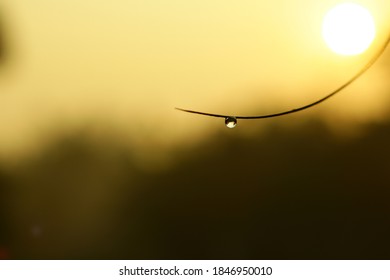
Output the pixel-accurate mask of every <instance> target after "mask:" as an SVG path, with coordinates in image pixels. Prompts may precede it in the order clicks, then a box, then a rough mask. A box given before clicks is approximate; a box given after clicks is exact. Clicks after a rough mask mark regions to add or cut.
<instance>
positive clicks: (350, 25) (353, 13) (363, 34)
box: [322, 3, 375, 55]
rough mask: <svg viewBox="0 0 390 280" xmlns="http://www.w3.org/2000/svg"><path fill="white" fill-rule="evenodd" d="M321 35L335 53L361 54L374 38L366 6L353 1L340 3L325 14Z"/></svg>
mask: <svg viewBox="0 0 390 280" xmlns="http://www.w3.org/2000/svg"><path fill="white" fill-rule="evenodd" d="M322 35H323V37H324V40H325V42H326V44H327V45H328V47H329V48H330V49H331V50H333V51H334V52H335V53H338V54H341V55H357V54H361V53H363V52H364V51H365V50H366V49H367V48H368V47H369V46H370V45H371V43H372V41H373V40H374V37H375V23H374V19H373V17H372V16H371V14H370V12H369V11H368V10H367V9H366V8H364V7H362V6H360V5H358V4H354V3H342V4H339V5H337V6H335V7H334V8H332V9H331V10H330V11H329V12H328V13H327V14H326V15H325V18H324V20H323V24H322Z"/></svg>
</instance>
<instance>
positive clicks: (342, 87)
mask: <svg viewBox="0 0 390 280" xmlns="http://www.w3.org/2000/svg"><path fill="white" fill-rule="evenodd" d="M389 43H390V34H389V36H388V37H387V39H386V41H385V42H384V43H383V45H382V46H381V48H380V49H379V50H378V52H377V53H376V54H375V55H374V56H373V57H372V58H371V59H370V60H369V61H368V62H367V64H366V65H364V66H363V68H362V69H360V70H359V71H358V72H357V73H356V74H355V75H354V76H352V78H350V79H349V80H348V81H346V82H345V83H344V84H342V85H341V86H339V87H338V88H336V89H335V90H333V91H332V92H331V93H329V94H327V95H326V96H324V97H322V98H321V99H319V100H317V101H314V102H313V103H309V104H307V105H304V106H302V107H298V108H295V109H291V110H288V111H282V112H279V113H274V114H269V115H260V116H234V118H236V119H266V118H274V117H279V116H284V115H289V114H292V113H296V112H299V111H303V110H306V109H309V108H310V107H313V106H316V105H318V104H320V103H322V102H324V101H325V100H327V99H329V98H331V97H332V96H334V95H336V94H337V93H339V92H340V91H342V90H343V89H345V88H346V87H348V86H349V85H350V84H352V83H353V82H354V81H356V80H357V79H358V78H359V77H360V76H362V75H363V74H364V73H365V72H366V71H367V70H368V69H369V68H370V67H371V66H372V65H373V64H374V63H375V62H376V61H377V60H378V59H379V57H380V56H381V55H382V54H383V53H384V51H385V50H386V48H387V46H388V45H389ZM175 109H176V110H180V111H183V112H187V113H192V114H198V115H204V116H209V117H216V118H225V119H226V118H228V117H231V116H232V115H219V114H213V113H205V112H199V111H193V110H187V109H182V108H175Z"/></svg>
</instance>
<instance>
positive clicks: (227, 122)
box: [225, 117, 237, 128]
mask: <svg viewBox="0 0 390 280" xmlns="http://www.w3.org/2000/svg"><path fill="white" fill-rule="evenodd" d="M225 125H226V126H227V127H228V128H234V127H235V126H236V125H237V119H236V118H235V117H226V118H225Z"/></svg>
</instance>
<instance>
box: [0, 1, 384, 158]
mask: <svg viewBox="0 0 390 280" xmlns="http://www.w3.org/2000/svg"><path fill="white" fill-rule="evenodd" d="M340 2H342V1H336V0H324V1H312V0H311V1H309V0H294V1H291V0H281V1H259V0H257V1H255V0H241V1H236V0H211V1H210V0H207V1H206V0H186V1H182V0H165V1H160V0H115V1H103V0H83V1H79V0H55V1H54V0H34V1H31V0H1V3H0V16H2V17H3V20H2V22H3V23H4V30H5V31H6V32H5V34H6V39H7V40H8V41H7V46H8V56H7V60H6V61H5V63H3V64H0V131H1V133H0V157H3V158H10V157H15V156H17V155H20V154H24V153H26V151H28V150H29V149H30V148H33V147H35V146H36V145H42V144H44V143H45V139H49V138H50V137H49V136H50V135H54V134H56V133H61V132H62V131H66V130H72V129H75V128H78V127H82V126H84V125H88V124H94V125H95V126H96V125H97V127H99V125H101V127H102V128H100V130H99V128H98V129H97V131H98V132H97V133H98V134H99V133H101V134H104V133H106V130H107V129H106V128H104V127H106V126H112V127H114V129H115V130H117V131H120V134H121V137H123V141H124V142H126V141H128V142H129V143H131V145H135V146H137V145H138V146H139V147H141V148H140V153H141V154H142V152H143V151H144V150H148V149H149V148H150V147H157V149H159V148H161V147H166V146H175V145H182V143H186V142H188V141H190V140H192V141H197V139H200V138H202V137H205V136H206V135H207V133H209V132H210V131H215V130H220V129H225V127H224V126H223V122H222V121H221V120H219V119H211V118H210V119H209V118H206V117H202V116H196V115H190V114H185V113H182V112H179V111H175V110H174V109H173V108H174V107H183V108H188V109H193V110H201V111H206V112H207V111H209V112H214V113H221V114H230V115H235V114H237V115H238V114H239V115H252V114H255V115H257V114H266V113H273V112H277V111H280V110H286V109H291V108H295V107H297V106H301V105H304V104H306V103H309V102H312V101H314V100H316V99H319V98H320V97H322V96H323V95H325V94H327V93H328V92H330V91H331V90H333V89H335V88H337V87H338V86H339V85H340V84H341V83H343V82H344V81H346V80H347V79H349V78H350V77H351V76H352V75H353V74H354V73H355V72H356V71H358V69H359V67H361V66H362V65H364V63H365V62H366V61H368V60H369V58H370V57H371V56H372V55H373V53H374V52H375V50H377V48H378V47H379V46H380V44H382V43H383V41H384V40H385V37H386V35H387V33H388V32H390V24H389V23H388V22H387V23H386V18H389V16H390V12H389V11H390V2H389V1H385V0H381V1H379V0H375V1H368V0H366V1H363V0H362V1H350V2H355V3H360V4H362V5H364V6H365V7H367V8H368V9H369V10H370V11H371V12H372V14H373V16H374V18H375V21H376V28H377V37H376V39H375V41H374V44H373V46H372V47H371V48H370V49H369V50H368V51H367V52H366V53H365V54H363V55H360V56H356V57H343V56H339V55H337V54H335V53H332V52H331V51H330V50H329V49H328V48H327V47H326V45H325V43H324V41H323V39H322V37H321V23H322V18H323V17H324V15H325V13H326V12H327V11H328V10H329V9H330V8H331V7H332V6H334V5H335V4H337V3H340ZM389 57H390V52H389V50H387V51H386V52H385V54H384V56H383V57H382V58H381V59H380V61H379V62H378V63H377V64H375V65H374V67H373V68H372V69H370V71H369V72H368V73H367V74H365V75H364V76H363V77H362V78H361V79H360V80H358V81H357V82H356V83H355V84H353V86H351V87H350V88H348V89H347V90H345V91H344V92H342V93H340V95H338V96H337V97H335V98H334V99H331V100H329V101H327V102H326V103H325V104H323V105H320V107H316V108H313V109H310V110H311V112H310V113H309V112H307V113H300V114H301V115H297V116H296V117H295V118H294V121H295V122H303V121H304V120H305V119H307V118H310V117H311V116H313V114H317V115H318V114H320V115H321V116H323V117H324V118H326V119H327V120H328V121H329V123H331V124H332V123H337V124H340V123H347V124H351V123H352V124H354V123H362V122H363V123H365V122H369V121H379V120H381V119H383V118H386V117H388V115H387V114H386V113H387V109H388V108H389V106H388V103H389V101H390V100H389V97H388V96H389V92H390V81H389V79H388V78H387V77H388V72H389V69H390V67H389V65H390V58H389ZM300 118H302V119H300ZM262 122H263V121H262V120H258V121H249V122H245V124H244V122H242V124H241V123H240V124H239V126H238V127H237V128H236V129H235V130H234V133H244V134H245V133H247V132H248V131H250V130H251V129H253V127H255V128H256V129H258V128H259V126H262V125H263V123H262ZM280 122H283V119H280ZM240 129H241V130H240ZM142 147H143V149H142Z"/></svg>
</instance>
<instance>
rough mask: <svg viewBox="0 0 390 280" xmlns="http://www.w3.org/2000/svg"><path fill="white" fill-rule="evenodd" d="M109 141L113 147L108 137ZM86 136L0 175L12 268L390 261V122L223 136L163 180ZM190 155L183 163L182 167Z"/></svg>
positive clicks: (0, 234) (1, 216)
mask: <svg viewBox="0 0 390 280" xmlns="http://www.w3.org/2000/svg"><path fill="white" fill-rule="evenodd" d="M108 138H109V136H108ZM100 140H101V141H100V142H99V141H96V139H91V137H90V136H88V131H84V132H82V133H79V134H75V135H72V136H67V137H63V138H62V139H59V140H58V141H57V142H56V143H53V145H52V146H51V147H48V148H47V149H46V150H45V151H44V152H43V153H42V154H41V155H40V156H39V157H37V158H35V159H32V160H30V161H29V162H24V163H22V164H20V165H19V166H18V167H16V168H15V169H13V170H12V171H7V172H6V171H5V170H1V169H0V184H1V186H0V203H1V212H0V221H1V227H0V228H1V231H0V238H1V243H0V247H1V248H2V250H3V252H4V251H5V252H6V255H5V254H3V255H5V256H7V257H8V258H16V259H389V258H390V241H389V238H388V237H389V236H390V204H389V199H390V184H389V176H390V175H389V174H390V145H389V143H390V122H387V123H384V124H371V125H369V126H367V127H366V132H365V133H364V134H362V135H361V136H359V137H355V138H342V137H336V136H335V135H334V134H332V133H330V132H329V131H328V129H327V128H326V126H325V125H323V123H322V122H321V121H317V120H311V121H309V122H308V123H307V124H305V125H303V126H301V127H300V128H294V129H292V128H290V129H286V128H283V127H281V126H278V125H270V126H269V128H268V129H267V132H266V133H264V132H262V133H259V134H258V135H254V136H253V137H250V138H243V137H238V136H235V134H234V133H229V134H224V133H219V134H217V133H216V135H214V136H212V137H210V138H209V139H208V140H206V141H204V142H203V143H202V144H199V146H198V147H196V148H193V149H191V150H190V149H188V150H186V149H181V150H177V151H176V155H177V161H176V163H175V164H174V165H173V166H171V168H168V169H167V170H164V171H147V170H145V169H142V168H140V167H139V166H138V165H137V164H136V163H135V160H134V158H133V156H132V152H131V150H130V151H129V150H128V149H127V148H125V147H122V146H121V145H120V144H118V143H116V141H115V139H114V138H111V139H108V140H107V139H104V140H103V139H100ZM183 155H185V156H183Z"/></svg>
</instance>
